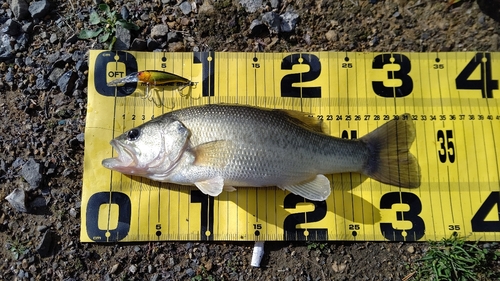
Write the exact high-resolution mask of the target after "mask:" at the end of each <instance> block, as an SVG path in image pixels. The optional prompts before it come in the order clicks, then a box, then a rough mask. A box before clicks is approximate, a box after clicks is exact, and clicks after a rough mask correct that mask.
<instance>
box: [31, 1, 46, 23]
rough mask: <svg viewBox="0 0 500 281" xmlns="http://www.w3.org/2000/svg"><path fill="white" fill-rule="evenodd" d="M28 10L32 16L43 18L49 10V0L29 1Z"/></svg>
mask: <svg viewBox="0 0 500 281" xmlns="http://www.w3.org/2000/svg"><path fill="white" fill-rule="evenodd" d="M28 10H29V12H30V14H31V17H32V18H34V19H40V18H43V17H45V15H47V13H48V12H49V11H50V2H49V1H47V0H41V1H33V2H31V4H30V6H29V8H28Z"/></svg>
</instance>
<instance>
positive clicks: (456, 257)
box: [412, 236, 500, 281]
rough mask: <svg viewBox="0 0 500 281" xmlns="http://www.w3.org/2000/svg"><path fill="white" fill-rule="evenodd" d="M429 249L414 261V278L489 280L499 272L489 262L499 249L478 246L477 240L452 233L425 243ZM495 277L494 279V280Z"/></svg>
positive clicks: (494, 257) (493, 258) (499, 274)
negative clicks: (469, 239)
mask: <svg viewBox="0 0 500 281" xmlns="http://www.w3.org/2000/svg"><path fill="white" fill-rule="evenodd" d="M429 244H430V246H429V250H428V251H427V252H426V253H425V255H424V257H422V258H421V259H420V260H418V261H417V262H416V264H414V265H413V266H412V267H414V266H416V268H415V274H413V275H412V276H413V277H414V278H415V280H436V281H441V280H443V281H444V280H450V281H466V280H477V281H479V280H493V279H492V278H499V277H500V272H498V271H497V270H492V269H491V267H490V264H491V263H492V262H493V261H496V260H498V259H499V258H500V252H498V251H495V250H488V249H481V248H480V247H479V246H478V243H477V242H475V243H471V242H466V241H465V238H461V237H458V236H452V237H450V238H448V239H446V238H444V239H442V240H441V241H431V242H429ZM494 280H497V279H494Z"/></svg>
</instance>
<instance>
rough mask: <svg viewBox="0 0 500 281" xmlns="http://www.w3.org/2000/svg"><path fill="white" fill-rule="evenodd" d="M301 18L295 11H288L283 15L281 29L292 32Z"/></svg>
mask: <svg viewBox="0 0 500 281" xmlns="http://www.w3.org/2000/svg"><path fill="white" fill-rule="evenodd" d="M298 20H299V14H297V13H295V12H293V11H286V12H285V13H284V14H283V15H281V31H282V32H292V31H293V30H294V29H295V26H296V25H297V21H298Z"/></svg>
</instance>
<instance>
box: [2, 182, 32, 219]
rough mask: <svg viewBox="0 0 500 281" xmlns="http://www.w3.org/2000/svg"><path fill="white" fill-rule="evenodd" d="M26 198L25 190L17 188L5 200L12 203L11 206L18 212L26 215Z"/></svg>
mask: <svg viewBox="0 0 500 281" xmlns="http://www.w3.org/2000/svg"><path fill="white" fill-rule="evenodd" d="M25 198H26V194H25V192H24V189H22V188H16V189H14V191H12V192H11V193H10V194H9V195H7V197H5V199H6V200H7V201H8V202H9V203H10V205H11V206H12V207H13V208H14V209H16V210H17V211H18V212H22V213H26V212H28V210H27V209H26V203H25V202H24V200H25Z"/></svg>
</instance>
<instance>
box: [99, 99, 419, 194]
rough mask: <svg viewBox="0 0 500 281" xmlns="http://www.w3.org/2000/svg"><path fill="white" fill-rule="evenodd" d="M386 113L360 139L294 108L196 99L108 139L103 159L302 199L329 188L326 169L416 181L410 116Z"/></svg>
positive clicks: (141, 172) (216, 188) (176, 177)
mask: <svg viewBox="0 0 500 281" xmlns="http://www.w3.org/2000/svg"><path fill="white" fill-rule="evenodd" d="M407 117H408V116H405V118H402V117H401V118H399V119H398V120H396V119H395V120H391V121H389V122H387V123H386V124H384V125H382V126H380V127H379V128H377V129H376V130H374V131H372V132H371V133H369V134H367V135H365V136H363V137H362V138H360V139H355V140H347V139H341V138H336V137H332V136H329V135H326V134H325V133H323V132H322V129H321V124H320V123H319V122H317V121H316V120H315V119H314V118H310V117H307V115H306V114H305V113H302V112H298V111H289V110H279V109H275V110H272V109H263V108H258V107H251V106H242V105H203V106H195V107H189V108H185V109H180V110H176V111H172V112H169V113H166V114H164V115H162V116H159V117H157V118H155V119H153V120H151V121H149V122H147V123H144V124H142V125H140V126H138V127H136V128H133V129H131V130H129V131H127V132H125V133H124V134H122V135H120V136H118V137H117V138H115V139H113V140H112V141H111V145H112V146H113V148H114V149H115V150H116V151H117V152H118V156H117V157H115V158H108V159H105V160H103V161H102V165H103V166H104V167H106V168H108V169H111V170H115V171H118V172H121V173H124V174H128V175H136V176H141V177H146V178H150V179H152V180H156V181H161V182H170V183H175V184H181V185H195V186H196V187H198V188H199V189H200V190H201V191H202V192H203V193H205V194H208V195H211V196H217V195H219V194H220V193H221V192H222V191H223V190H227V191H232V190H234V189H235V188H234V187H241V186H247V187H264V186H277V187H279V188H281V189H286V190H289V191H290V192H292V193H294V194H297V195H300V196H302V197H304V198H306V199H309V200H315V201H322V200H325V199H326V198H327V197H328V196H329V195H330V191H331V188H330V181H329V180H328V178H327V177H325V176H324V175H325V174H335V173H345V172H356V173H361V174H363V175H366V176H368V177H370V178H373V179H375V180H377V181H380V182H382V183H386V184H390V185H395V186H399V187H408V188H412V187H418V186H420V168H419V166H418V163H417V159H416V158H415V157H414V156H413V155H412V154H411V153H410V152H409V148H410V146H411V144H412V142H413V141H414V139H415V127H414V125H413V122H412V121H411V118H407Z"/></svg>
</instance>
